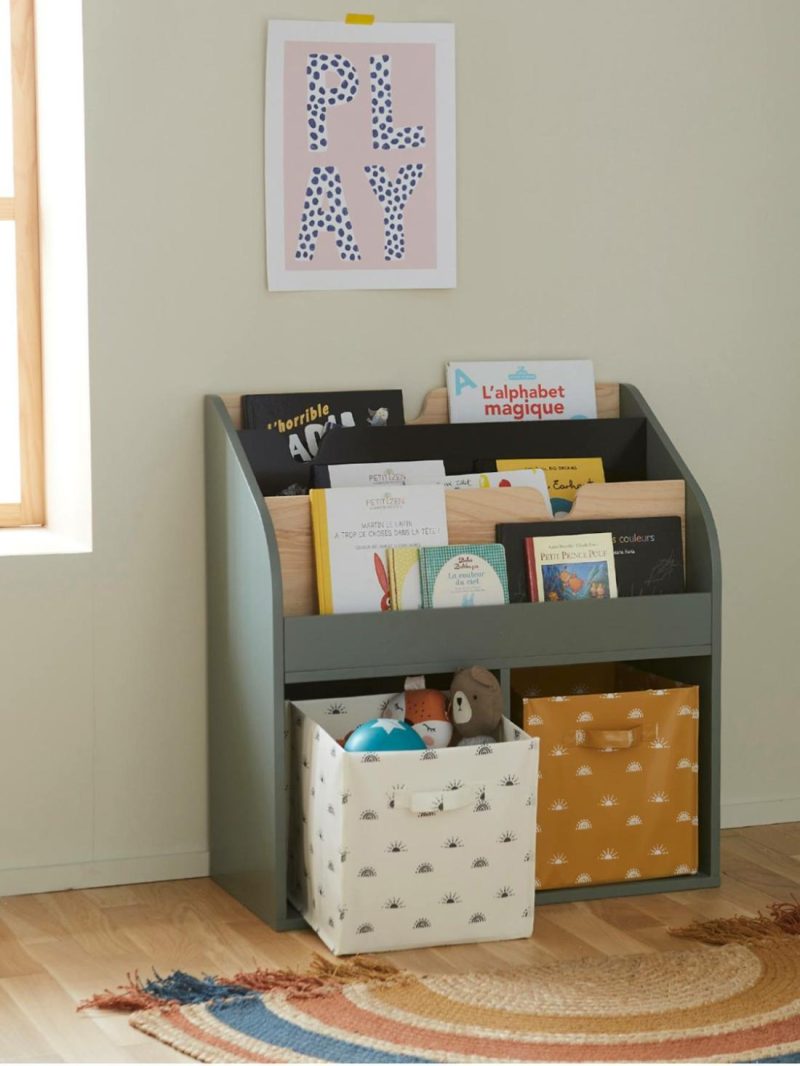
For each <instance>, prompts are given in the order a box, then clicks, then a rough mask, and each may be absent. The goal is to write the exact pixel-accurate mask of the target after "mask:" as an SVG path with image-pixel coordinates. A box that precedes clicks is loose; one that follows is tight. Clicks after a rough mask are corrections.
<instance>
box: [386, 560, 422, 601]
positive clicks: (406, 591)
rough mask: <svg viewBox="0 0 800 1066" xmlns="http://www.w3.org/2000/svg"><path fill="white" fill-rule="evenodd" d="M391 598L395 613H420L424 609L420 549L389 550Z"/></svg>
mask: <svg viewBox="0 0 800 1066" xmlns="http://www.w3.org/2000/svg"><path fill="white" fill-rule="evenodd" d="M386 569H387V570H388V571H389V596H390V602H391V609H392V610H393V611H418V610H419V609H420V607H422V583H421V577H420V570H419V548H389V549H388V551H387V552H386Z"/></svg>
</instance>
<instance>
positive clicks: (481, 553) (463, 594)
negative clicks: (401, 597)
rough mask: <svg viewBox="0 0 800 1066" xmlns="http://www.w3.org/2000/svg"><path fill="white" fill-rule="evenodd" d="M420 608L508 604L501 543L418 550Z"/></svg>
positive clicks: (456, 545) (503, 554)
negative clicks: (420, 586)
mask: <svg viewBox="0 0 800 1066" xmlns="http://www.w3.org/2000/svg"><path fill="white" fill-rule="evenodd" d="M419 558H420V570H421V572H422V605H423V607H479V606H485V605H488V604H499V603H508V577H507V574H506V553H505V549H504V548H503V546H502V544H449V545H447V546H446V547H439V548H420V553H419Z"/></svg>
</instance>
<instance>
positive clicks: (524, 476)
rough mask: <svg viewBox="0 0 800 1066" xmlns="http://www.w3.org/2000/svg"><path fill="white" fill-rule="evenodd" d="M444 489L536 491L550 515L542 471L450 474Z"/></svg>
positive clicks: (445, 480)
mask: <svg viewBox="0 0 800 1066" xmlns="http://www.w3.org/2000/svg"><path fill="white" fill-rule="evenodd" d="M443 484H444V487H445V488H446V489H507V488H515V489H519V488H531V489H538V490H539V492H540V493H541V495H542V499H543V500H544V502H545V504H546V506H547V510H548V512H549V513H550V514H552V513H553V509H552V507H551V505H550V492H549V489H548V486H547V478H546V477H545V475H544V471H543V470H531V469H528V468H527V467H526V468H525V469H522V470H508V471H499V470H486V471H484V472H482V473H479V474H451V475H449V476H448V477H446V478H445V479H444V482H443Z"/></svg>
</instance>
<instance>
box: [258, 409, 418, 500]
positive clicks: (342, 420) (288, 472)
mask: <svg viewBox="0 0 800 1066" xmlns="http://www.w3.org/2000/svg"><path fill="white" fill-rule="evenodd" d="M404 424H405V418H404V414H403V393H402V390H401V389H363V390H356V391H349V392H339V391H332V390H326V389H319V390H317V391H315V392H282V393H278V392H275V393H259V394H251V395H246V396H242V432H241V433H240V440H241V442H242V446H243V447H244V450H245V452H246V453H247V457H248V459H249V460H250V463H251V465H252V467H253V471H254V473H255V475H256V480H257V481H258V484H259V487H260V489H261V491H262V492H263V493H264V495H265V496H276V495H279V494H281V493H286V492H289V493H290V494H300V493H305V492H308V488H309V485H310V484H311V467H310V466H309V465H307V464H310V463H311V462H312V460H313V459H314V458H315V457H316V455H317V452H318V451H319V445H320V441H321V440H322V438H323V436H324V435H325V433H326V432H327V431H328V430H329V429H330V428H331V426H341V427H343V428H346V429H352V428H357V427H361V428H364V429H369V428H375V427H382V426H402V425H404Z"/></svg>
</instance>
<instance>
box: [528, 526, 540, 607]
mask: <svg viewBox="0 0 800 1066" xmlns="http://www.w3.org/2000/svg"><path fill="white" fill-rule="evenodd" d="M525 569H526V571H527V574H528V592H529V593H530V596H531V603H538V602H539V592H538V589H537V587H536V560H535V559H534V556H533V537H526V538H525Z"/></svg>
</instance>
